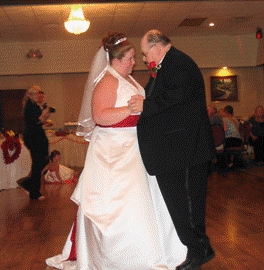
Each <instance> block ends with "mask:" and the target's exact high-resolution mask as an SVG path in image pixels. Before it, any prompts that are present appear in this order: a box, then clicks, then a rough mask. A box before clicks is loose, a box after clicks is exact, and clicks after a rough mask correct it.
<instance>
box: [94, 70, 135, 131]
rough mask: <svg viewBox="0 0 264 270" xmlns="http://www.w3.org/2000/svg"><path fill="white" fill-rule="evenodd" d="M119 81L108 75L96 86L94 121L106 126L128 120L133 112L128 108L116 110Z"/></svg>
mask: <svg viewBox="0 0 264 270" xmlns="http://www.w3.org/2000/svg"><path fill="white" fill-rule="evenodd" d="M117 88H118V79H116V78H115V77H114V76H112V75H109V74H106V75H105V76H104V77H103V78H102V79H101V81H100V82H99V83H98V84H97V85H96V88H95V89H94V93H93V98H92V115H93V120H94V121H95V122H96V123H97V124H99V125H104V126H109V125H113V124H116V123H119V122H120V121H122V120H124V119H125V118H127V117H128V116H129V115H130V114H131V111H130V109H129V107H128V106H124V107H118V108H115V107H114V106H115V103H116V98H117Z"/></svg>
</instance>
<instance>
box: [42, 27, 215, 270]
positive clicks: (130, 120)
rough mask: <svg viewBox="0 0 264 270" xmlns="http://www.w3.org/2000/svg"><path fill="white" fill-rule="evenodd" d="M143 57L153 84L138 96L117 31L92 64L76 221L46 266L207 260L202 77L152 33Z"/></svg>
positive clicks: (90, 268) (114, 268)
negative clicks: (86, 147)
mask: <svg viewBox="0 0 264 270" xmlns="http://www.w3.org/2000/svg"><path fill="white" fill-rule="evenodd" d="M141 50H142V54H143V61H144V62H146V63H147V64H149V63H152V64H151V65H152V68H151V71H152V72H151V74H152V75H153V77H155V78H153V77H151V78H150V80H149V82H148V84H147V86H146V89H145V90H146V97H145V91H144V89H143V88H142V87H141V86H140V85H139V84H138V83H137V82H136V81H135V80H134V79H133V77H132V76H131V75H130V74H131V73H132V70H133V67H134V65H135V50H134V47H133V45H132V44H131V43H130V42H129V40H128V39H127V37H126V36H125V35H124V34H123V33H121V32H109V33H108V34H107V35H106V36H105V37H104V38H103V40H102V46H101V48H100V49H99V51H98V52H97V54H96V56H95V58H94V61H93V64H92V67H91V70H90V73H89V77H88V81H87V84H86V87H85V94H84V99H83V104H82V109H81V113H80V118H79V124H81V126H82V127H83V129H82V130H81V131H79V134H80V135H85V136H86V137H87V138H88V137H89V136H90V135H91V133H92V135H91V137H90V138H89V139H90V144H89V148H88V152H87V156H86V161H85V166H84V169H83V172H82V174H81V176H80V179H79V182H78V184H77V186H76V188H75V191H74V192H73V194H72V197H71V199H72V200H73V201H74V202H75V203H76V204H78V206H79V207H78V212H77V218H76V221H75V222H74V224H73V226H72V229H71V232H70V234H69V236H68V238H67V241H66V243H65V246H64V248H63V251H62V254H60V255H57V256H54V257H51V258H49V259H47V260H46V262H47V264H48V265H49V266H53V267H56V268H58V269H69V270H72V269H79V270H125V269H126V270H155V269H177V270H190V269H191V270H194V269H198V268H199V267H200V266H201V265H202V264H204V263H206V262H208V261H209V260H210V259H212V258H213V257H214V251H213V249H212V248H211V246H210V243H209V239H208V237H207V235H206V230H205V198H206V189H207V173H208V170H207V168H208V164H209V161H210V160H211V158H212V156H213V154H214V145H213V139H212V135H211V129H210V123H209V119H208V116H207V111H206V104H205V93H204V83H203V78H202V75H201V73H200V71H199V69H198V67H197V65H196V64H195V63H194V62H193V60H192V59H191V58H190V57H188V56H187V55H185V54H184V53H182V52H180V51H179V50H177V49H176V48H174V47H173V46H172V45H171V42H170V40H169V39H168V38H167V37H166V36H164V35H163V34H162V33H161V32H159V31H157V30H151V31H149V32H148V33H146V35H145V36H144V37H143V39H142V42H141ZM153 62H155V64H156V65H154V63H153ZM157 67H158V68H157ZM137 138H138V140H137ZM142 159H143V161H142ZM175 228H176V229H175ZM175 267H176V268H175Z"/></svg>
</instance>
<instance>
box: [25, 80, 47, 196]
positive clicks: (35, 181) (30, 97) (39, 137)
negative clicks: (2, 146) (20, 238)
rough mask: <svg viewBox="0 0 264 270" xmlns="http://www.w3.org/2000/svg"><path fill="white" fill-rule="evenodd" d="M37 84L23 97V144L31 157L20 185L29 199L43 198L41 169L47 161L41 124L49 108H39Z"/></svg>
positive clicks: (45, 140)
mask: <svg viewBox="0 0 264 270" xmlns="http://www.w3.org/2000/svg"><path fill="white" fill-rule="evenodd" d="M39 91H40V88H39V87H38V86H35V85H34V86H31V87H29V88H28V90H27V92H26V95H25V97H24V99H23V107H24V121H25V130H24V134H23V139H24V144H25V146H26V147H27V148H28V149H29V151H30V154H31V159H32V167H31V174H30V176H29V177H28V178H26V179H25V180H24V181H23V182H22V183H21V184H20V185H21V186H22V187H23V188H24V189H25V190H26V191H28V192H29V197H30V199H31V200H37V199H38V200H44V199H45V197H44V196H42V195H41V193H40V186H41V181H40V180H41V171H42V169H43V168H44V167H45V166H46V165H47V163H48V155H49V150H48V148H49V142H48V139H47V137H46V134H45V131H44V129H43V127H42V126H43V125H44V124H45V122H46V120H47V118H48V117H49V114H50V113H49V108H46V109H44V110H41V108H40V107H39V106H38V104H37V103H38V102H39Z"/></svg>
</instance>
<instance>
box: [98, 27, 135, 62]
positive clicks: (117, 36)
mask: <svg viewBox="0 0 264 270" xmlns="http://www.w3.org/2000/svg"><path fill="white" fill-rule="evenodd" d="M102 46H104V49H105V51H106V52H108V55H109V62H110V65H111V63H112V60H113V59H114V58H117V59H119V60H120V59H122V58H123V57H124V55H125V53H126V52H128V51H129V50H130V49H132V48H134V46H133V45H132V44H131V43H130V42H129V41H128V40H127V38H126V35H125V34H124V33H122V32H118V31H116V32H108V33H107V34H106V36H105V37H103V39H102Z"/></svg>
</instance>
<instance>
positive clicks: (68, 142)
mask: <svg viewBox="0 0 264 270" xmlns="http://www.w3.org/2000/svg"><path fill="white" fill-rule="evenodd" d="M48 139H49V152H51V151H53V150H58V151H60V153H61V162H60V163H61V164H62V165H65V166H68V167H75V166H76V167H83V166H84V161H85V157H86V152H87V148H88V145H89V143H88V142H87V141H85V140H84V139H83V137H78V136H75V135H73V134H70V135H67V136H62V137H57V136H55V135H52V136H48Z"/></svg>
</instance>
